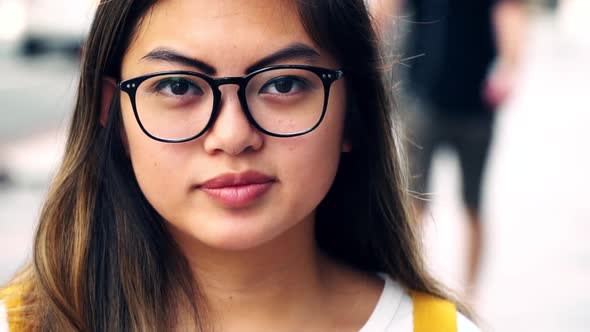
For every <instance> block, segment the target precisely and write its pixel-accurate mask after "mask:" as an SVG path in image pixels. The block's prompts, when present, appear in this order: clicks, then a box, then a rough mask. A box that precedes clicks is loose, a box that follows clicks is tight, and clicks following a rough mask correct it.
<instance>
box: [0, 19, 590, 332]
mask: <svg viewBox="0 0 590 332" xmlns="http://www.w3.org/2000/svg"><path fill="white" fill-rule="evenodd" d="M562 31H563V30H562V28H561V27H560V24H559V23H558V22H556V21H554V20H553V19H550V18H545V17H542V18H540V19H539V20H538V22H536V24H535V25H534V26H533V27H532V28H531V31H530V45H529V50H528V53H527V61H526V64H525V68H524V69H523V72H522V77H521V79H520V84H519V87H518V89H517V91H516V93H515V95H513V97H512V98H511V100H510V101H509V102H508V104H507V105H505V107H504V108H503V109H502V110H501V114H500V116H499V121H498V123H497V125H498V126H497V128H496V136H495V141H494V146H493V151H492V156H491V160H490V163H489V168H488V173H487V177H486V183H487V185H486V188H485V189H486V190H485V200H484V206H485V228H486V232H487V238H486V241H485V242H486V243H485V247H486V249H485V250H486V252H485V258H484V267H483V271H482V276H481V284H480V289H479V292H478V293H479V297H478V298H477V299H475V300H474V305H475V309H476V311H477V313H478V314H479V316H480V317H481V323H482V327H483V328H484V330H485V331H536V332H545V331H572V332H582V331H588V329H589V326H590V241H589V240H590V239H589V237H590V236H589V235H590V203H588V200H589V199H590V174H589V173H590V147H589V146H590V129H589V128H590V98H588V93H589V91H588V90H589V87H590V84H589V83H588V81H589V79H590V43H578V42H577V39H575V38H574V39H572V38H568V36H567V35H564V34H563V33H561V32H562ZM586 31H590V30H586ZM1 47H2V45H0V48H1ZM78 66H79V63H78V62H77V60H76V59H74V58H63V57H59V56H57V55H49V56H42V57H38V58H32V59H28V60H26V59H20V58H17V57H15V56H12V55H9V54H8V53H7V52H5V53H3V52H2V51H0V73H2V79H1V80H0V116H1V119H2V120H0V173H1V172H2V170H3V169H4V170H5V171H6V172H7V173H8V176H9V181H8V183H0V284H2V283H3V282H5V281H6V280H8V278H9V277H10V276H11V275H12V274H13V273H14V272H15V271H16V269H17V268H18V267H19V266H20V265H22V264H23V263H24V262H25V260H26V259H27V258H29V254H30V252H31V250H30V246H31V242H32V236H33V230H34V227H35V222H36V218H37V216H38V213H39V209H40V205H41V202H42V201H43V198H44V195H45V193H46V190H47V185H48V183H49V180H50V179H51V177H52V175H53V171H54V170H55V167H56V165H57V163H58V160H59V158H60V155H61V153H62V151H63V144H64V140H65V128H66V127H67V124H68V121H69V115H70V112H71V109H72V104H73V98H74V90H75V87H76V75H77V70H78ZM458 179H459V173H458V163H457V162H456V160H455V159H454V157H453V156H452V155H450V154H449V153H441V154H439V155H437V157H436V162H435V168H434V175H433V177H432V181H433V186H432V188H433V191H434V193H433V204H432V209H431V216H430V217H429V218H428V221H429V222H428V225H429V227H428V229H427V234H426V237H425V240H426V241H427V242H426V243H427V245H426V246H427V249H428V254H429V259H430V264H431V267H432V269H433V270H434V271H435V273H436V274H438V275H440V276H441V277H442V278H443V280H445V281H446V282H447V283H449V284H450V285H451V286H459V285H461V276H462V271H463V268H464V267H463V266H462V263H460V262H463V260H464V254H465V253H466V251H465V249H464V246H463V242H464V241H463V235H464V233H465V230H466V229H464V228H465V225H464V223H463V220H464V216H463V215H462V210H461V207H460V205H459V202H460V201H459V197H460V195H459V183H457V182H458Z"/></svg>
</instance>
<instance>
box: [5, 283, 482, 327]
mask: <svg viewBox="0 0 590 332" xmlns="http://www.w3.org/2000/svg"><path fill="white" fill-rule="evenodd" d="M380 276H381V278H383V279H384V280H385V286H384V287H383V292H382V293H381V297H379V301H378V302H377V305H376V306H375V309H374V310H373V313H372V314H371V317H369V320H368V321H367V323H365V326H363V327H362V328H361V330H360V331H359V332H394V331H395V332H404V331H407V332H412V331H413V330H414V326H413V325H414V316H413V304H412V297H411V296H410V295H409V294H408V293H407V292H406V291H405V290H404V289H403V288H402V287H401V286H400V285H399V284H398V283H397V282H395V281H393V280H392V279H391V278H390V277H389V276H387V275H384V274H380ZM457 331H458V332H481V331H480V330H479V328H478V327H477V326H475V324H473V323H472V322H471V321H469V320H468V319H467V318H466V317H465V316H463V315H462V314H461V313H459V312H457ZM0 332H8V319H7V315H6V310H5V309H4V305H3V304H2V302H1V301H0Z"/></svg>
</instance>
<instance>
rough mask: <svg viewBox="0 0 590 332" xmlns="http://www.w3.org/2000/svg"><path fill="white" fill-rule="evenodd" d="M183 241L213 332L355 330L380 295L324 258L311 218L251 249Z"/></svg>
mask: <svg viewBox="0 0 590 332" xmlns="http://www.w3.org/2000/svg"><path fill="white" fill-rule="evenodd" d="M180 242H181V243H180V244H181V247H182V248H183V251H185V253H188V254H187V258H188V261H189V264H190V265H191V268H192V269H193V271H194V273H195V275H196V278H197V284H198V286H199V289H200V290H201V292H202V294H203V295H204V296H205V299H206V301H207V317H206V320H207V321H208V322H213V327H214V328H215V330H216V331H240V332H246V331H283V330H284V331H293V330H297V331H301V330H310V329H313V330H321V331H328V330H333V331H346V330H348V329H349V327H350V330H351V331H354V330H356V331H358V329H359V328H360V327H361V326H362V325H363V324H364V323H365V322H366V320H367V319H368V317H369V316H370V314H371V312H372V310H373V308H374V306H375V304H376V302H377V300H378V298H379V296H380V294H381V290H382V282H381V281H378V278H377V277H374V276H373V277H371V276H367V275H366V274H363V273H360V272H358V271H355V270H353V269H351V268H349V267H346V266H343V265H340V264H338V263H337V262H335V261H333V260H332V259H330V258H328V257H327V256H325V255H324V254H323V253H322V252H321V250H320V249H319V248H318V247H317V244H316V241H315V234H314V223H313V219H312V218H308V219H306V220H304V221H302V222H300V223H299V224H297V225H296V226H295V227H293V229H290V230H289V231H287V232H285V233H284V234H282V235H281V236H279V237H278V238H275V239H273V240H271V241H269V242H268V243H265V244H263V245H262V246H259V247H256V248H253V249H250V250H243V251H220V250H215V249H214V248H210V247H204V246H201V245H199V244H195V243H190V244H188V243H187V242H186V241H180ZM304 324H308V325H304ZM306 326H308V328H305V327H306Z"/></svg>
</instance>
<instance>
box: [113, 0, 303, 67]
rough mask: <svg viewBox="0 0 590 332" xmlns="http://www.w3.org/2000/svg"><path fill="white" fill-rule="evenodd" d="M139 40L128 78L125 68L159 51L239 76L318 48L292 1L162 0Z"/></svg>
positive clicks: (129, 61) (144, 22) (132, 53)
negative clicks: (274, 57)
mask: <svg viewBox="0 0 590 332" xmlns="http://www.w3.org/2000/svg"><path fill="white" fill-rule="evenodd" d="M135 37H136V38H132V40H133V42H132V44H131V45H130V47H129V49H128V52H127V54H126V56H125V59H124V64H123V70H124V72H125V68H126V67H127V66H126V64H131V65H133V64H134V63H136V64H137V63H140V62H141V61H140V59H141V58H142V57H144V56H145V55H146V54H148V53H149V52H151V51H153V50H154V49H160V48H168V49H174V50H177V51H178V52H179V53H182V54H184V55H187V56H190V57H194V58H198V59H202V60H204V61H206V62H207V63H210V64H212V65H213V66H215V67H218V68H223V69H226V70H227V71H231V72H232V75H235V74H236V71H239V70H242V69H243V68H245V67H247V66H248V65H250V64H251V63H252V62H256V61H257V60H258V59H260V58H263V57H265V56H267V55H268V54H271V53H273V52H275V51H276V50H277V49H280V48H283V47H286V46H288V45H291V44H294V43H302V44H306V45H309V46H311V47H313V45H314V44H313V41H312V40H311V38H310V37H309V35H308V34H307V32H306V31H305V28H304V27H303V24H302V22H301V19H300V16H299V11H298V8H297V2H296V1H294V0H273V1H268V0H216V1H210V0H161V1H158V2H157V3H156V5H155V6H154V7H153V8H152V9H151V10H150V11H149V12H148V13H147V14H146V16H145V18H144V19H143V20H142V22H141V24H140V26H139V27H138V30H137V35H136V36H135ZM161 69H162V70H165V69H166V68H161ZM219 74H222V75H223V74H224V73H223V72H222V71H220V72H219ZM226 74H229V73H226Z"/></svg>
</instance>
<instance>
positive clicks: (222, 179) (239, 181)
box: [197, 171, 276, 207]
mask: <svg viewBox="0 0 590 332" xmlns="http://www.w3.org/2000/svg"><path fill="white" fill-rule="evenodd" d="M275 182H276V180H275V179H274V178H273V177H270V176H268V175H265V174H263V173H259V172H255V171H249V172H244V173H237V174H223V175H220V176H217V177H214V178H212V179H210V180H207V181H206V182H204V183H203V184H201V185H199V186H197V189H199V190H201V191H203V192H205V193H206V194H207V195H208V196H209V197H210V198H212V199H214V200H216V201H218V202H220V203H222V204H224V205H226V206H230V207H244V206H246V205H249V204H251V203H252V202H254V201H255V200H257V199H258V198H260V197H261V196H263V195H264V194H265V193H266V192H267V191H268V190H269V189H270V188H271V187H272V185H273V184H274V183H275Z"/></svg>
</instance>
